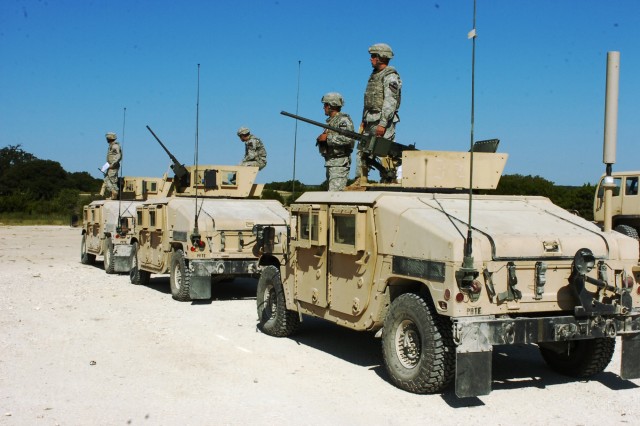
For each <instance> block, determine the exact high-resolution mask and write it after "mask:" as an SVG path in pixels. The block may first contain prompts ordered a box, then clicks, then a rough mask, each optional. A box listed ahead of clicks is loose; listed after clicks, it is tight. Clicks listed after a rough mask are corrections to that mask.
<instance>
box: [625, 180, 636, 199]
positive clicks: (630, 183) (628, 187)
mask: <svg viewBox="0 0 640 426" xmlns="http://www.w3.org/2000/svg"><path fill="white" fill-rule="evenodd" d="M624 183H625V187H624V194H625V195H638V176H629V177H627V178H626V179H625V182H624Z"/></svg>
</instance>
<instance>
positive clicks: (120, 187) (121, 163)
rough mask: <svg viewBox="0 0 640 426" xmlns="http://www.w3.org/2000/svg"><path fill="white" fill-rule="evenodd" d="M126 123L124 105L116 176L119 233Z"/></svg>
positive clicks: (117, 230)
mask: <svg viewBox="0 0 640 426" xmlns="http://www.w3.org/2000/svg"><path fill="white" fill-rule="evenodd" d="M126 123H127V107H124V110H123V112H122V142H121V143H120V155H121V157H122V158H120V176H119V178H118V224H117V225H116V232H117V233H118V234H119V233H120V231H121V230H122V210H121V205H122V186H123V184H124V182H123V181H122V173H123V172H122V170H123V169H124V166H123V163H124V161H123V160H124V150H123V146H124V130H125V125H126Z"/></svg>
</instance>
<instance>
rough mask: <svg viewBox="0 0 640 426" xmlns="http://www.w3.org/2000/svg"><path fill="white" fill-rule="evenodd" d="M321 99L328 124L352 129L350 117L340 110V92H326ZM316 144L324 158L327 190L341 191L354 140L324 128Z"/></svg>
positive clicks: (346, 177)
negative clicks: (327, 183)
mask: <svg viewBox="0 0 640 426" xmlns="http://www.w3.org/2000/svg"><path fill="white" fill-rule="evenodd" d="M321 101H322V104H323V107H324V115H326V116H327V117H328V118H327V124H328V125H329V126H331V127H337V128H340V129H344V130H349V131H353V122H352V121H351V117H349V115H348V114H345V113H343V112H341V109H342V106H343V105H344V99H343V98H342V95H341V94H340V93H335V92H332V93H327V94H326V95H324V96H323V97H322V100H321ZM316 145H317V146H318V149H319V150H320V154H321V155H322V156H323V157H324V160H325V161H324V167H325V168H326V172H327V181H328V182H329V191H342V190H343V189H344V188H345V186H346V185H347V179H348V178H349V168H350V167H351V152H352V151H353V145H354V140H353V139H351V138H348V137H346V136H342V135H339V134H337V133H336V132H332V131H331V130H325V131H324V132H322V133H321V134H320V136H318V138H317V139H316Z"/></svg>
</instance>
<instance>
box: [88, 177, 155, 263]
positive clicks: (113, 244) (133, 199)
mask: <svg viewBox="0 0 640 426" xmlns="http://www.w3.org/2000/svg"><path fill="white" fill-rule="evenodd" d="M163 184H164V181H163V180H162V179H160V178H149V177H144V178H143V177H124V178H122V179H121V189H122V191H121V193H120V199H119V200H96V201H93V202H91V203H90V204H88V205H86V206H84V208H83V212H82V242H81V245H80V261H81V262H82V263H83V264H93V263H94V262H95V260H96V257H97V256H104V270H105V272H106V273H107V274H113V273H118V272H129V270H130V269H131V259H132V250H131V249H132V247H131V244H130V241H131V237H132V236H133V231H134V226H135V214H136V207H137V206H138V205H139V204H140V203H142V201H143V200H145V199H147V198H149V197H153V196H158V195H159V194H161V193H162V188H163Z"/></svg>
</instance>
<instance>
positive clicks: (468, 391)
mask: <svg viewBox="0 0 640 426" xmlns="http://www.w3.org/2000/svg"><path fill="white" fill-rule="evenodd" d="M491 361H492V351H491V350H489V351H485V352H456V396H458V398H467V397H470V396H480V395H489V393H490V392H491V373H492V371H491Z"/></svg>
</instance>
